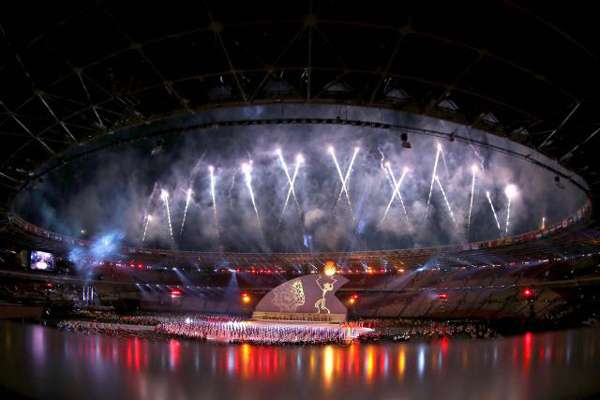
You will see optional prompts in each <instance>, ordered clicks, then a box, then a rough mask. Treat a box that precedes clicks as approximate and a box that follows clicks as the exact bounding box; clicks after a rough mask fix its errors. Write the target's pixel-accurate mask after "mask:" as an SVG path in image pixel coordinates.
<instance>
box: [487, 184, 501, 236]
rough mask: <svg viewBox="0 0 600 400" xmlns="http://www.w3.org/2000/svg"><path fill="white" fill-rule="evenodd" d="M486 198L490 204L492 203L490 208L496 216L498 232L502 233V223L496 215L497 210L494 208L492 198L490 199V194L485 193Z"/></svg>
mask: <svg viewBox="0 0 600 400" xmlns="http://www.w3.org/2000/svg"><path fill="white" fill-rule="evenodd" d="M485 196H486V197H487V199H488V203H490V208H491V209H492V213H493V214H494V220H495V221H496V226H497V227H498V230H499V231H500V232H502V228H500V221H498V215H497V214H496V209H495V208H494V204H493V203H492V198H491V197H490V192H485Z"/></svg>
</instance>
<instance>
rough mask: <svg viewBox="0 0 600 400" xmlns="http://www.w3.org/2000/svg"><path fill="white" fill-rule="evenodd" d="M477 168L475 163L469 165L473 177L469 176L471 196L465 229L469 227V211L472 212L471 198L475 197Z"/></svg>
mask: <svg viewBox="0 0 600 400" xmlns="http://www.w3.org/2000/svg"><path fill="white" fill-rule="evenodd" d="M478 171H479V168H477V165H475V164H473V166H472V167H471V172H473V177H472V178H471V198H470V200H469V215H468V217H467V229H468V230H470V229H471V213H472V212H473V199H474V198H475V177H476V176H477V172H478Z"/></svg>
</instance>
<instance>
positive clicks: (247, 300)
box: [242, 293, 252, 304]
mask: <svg viewBox="0 0 600 400" xmlns="http://www.w3.org/2000/svg"><path fill="white" fill-rule="evenodd" d="M251 301H252V297H250V295H249V294H248V293H242V303H244V304H250V302H251Z"/></svg>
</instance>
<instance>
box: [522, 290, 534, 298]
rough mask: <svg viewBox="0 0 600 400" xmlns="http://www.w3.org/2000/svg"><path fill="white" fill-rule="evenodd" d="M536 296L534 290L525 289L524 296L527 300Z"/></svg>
mask: <svg viewBox="0 0 600 400" xmlns="http://www.w3.org/2000/svg"><path fill="white" fill-rule="evenodd" d="M534 295H535V292H534V291H533V289H529V288H525V289H523V296H524V297H525V298H530V297H533V296H534Z"/></svg>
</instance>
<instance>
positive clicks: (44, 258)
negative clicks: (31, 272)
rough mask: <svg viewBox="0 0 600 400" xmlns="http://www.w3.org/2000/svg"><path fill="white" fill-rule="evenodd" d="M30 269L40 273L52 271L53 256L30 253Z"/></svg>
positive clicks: (33, 251)
mask: <svg viewBox="0 0 600 400" xmlns="http://www.w3.org/2000/svg"><path fill="white" fill-rule="evenodd" d="M31 269H35V270H40V271H52V270H54V255H52V253H46V252H45V251H36V250H32V251H31Z"/></svg>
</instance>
